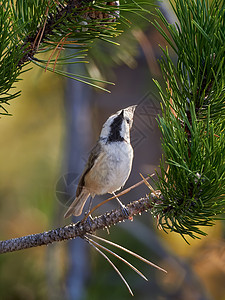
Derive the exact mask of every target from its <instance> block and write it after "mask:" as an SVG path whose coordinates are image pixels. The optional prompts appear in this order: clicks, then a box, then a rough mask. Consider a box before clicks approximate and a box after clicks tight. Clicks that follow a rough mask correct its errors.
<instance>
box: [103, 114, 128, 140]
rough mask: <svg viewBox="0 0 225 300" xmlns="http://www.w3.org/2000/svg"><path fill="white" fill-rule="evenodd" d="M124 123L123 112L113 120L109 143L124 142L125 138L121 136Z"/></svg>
mask: <svg viewBox="0 0 225 300" xmlns="http://www.w3.org/2000/svg"><path fill="white" fill-rule="evenodd" d="M122 122H123V110H122V112H121V113H120V114H119V115H118V116H117V117H116V118H115V119H114V120H113V122H112V124H111V125H110V133H109V136H108V139H107V142H108V143H111V142H123V141H124V138H123V137H122V136H121V135H120V131H121V126H122Z"/></svg>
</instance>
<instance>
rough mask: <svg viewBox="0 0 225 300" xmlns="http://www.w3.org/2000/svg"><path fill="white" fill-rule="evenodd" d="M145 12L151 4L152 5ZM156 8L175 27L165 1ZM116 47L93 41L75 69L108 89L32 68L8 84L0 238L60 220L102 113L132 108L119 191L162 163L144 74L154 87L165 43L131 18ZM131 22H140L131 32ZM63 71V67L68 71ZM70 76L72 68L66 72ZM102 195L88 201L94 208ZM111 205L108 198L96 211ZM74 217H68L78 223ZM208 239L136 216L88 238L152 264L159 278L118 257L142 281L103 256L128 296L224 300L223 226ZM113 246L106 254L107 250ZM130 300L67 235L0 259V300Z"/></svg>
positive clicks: (153, 92)
mask: <svg viewBox="0 0 225 300" xmlns="http://www.w3.org/2000/svg"><path fill="white" fill-rule="evenodd" d="M151 9H152V8H151ZM161 9H162V10H163V12H164V13H165V14H166V15H167V18H169V19H170V22H174V16H173V14H172V11H171V10H170V7H169V6H167V4H166V2H165V1H164V3H163V6H161ZM132 18H133V19H132V23H133V24H134V25H132V26H131V28H129V29H126V32H125V33H124V35H122V36H121V38H120V39H119V42H120V44H121V46H120V47H116V46H113V47H112V46H111V45H107V44H106V43H104V42H102V43H99V42H98V43H95V44H94V46H93V48H92V49H91V51H90V64H89V65H88V66H86V67H84V66H81V65H80V66H79V67H77V65H76V69H75V71H76V72H77V73H79V72H80V71H81V72H83V73H88V74H90V75H91V76H93V77H98V78H104V79H107V80H108V81H112V82H114V83H115V85H114V86H105V87H106V88H108V89H110V91H111V93H106V92H102V91H100V90H97V89H93V88H91V87H89V86H87V85H84V84H82V83H79V82H76V81H73V80H69V79H65V78H62V77H59V76H57V75H55V74H51V73H45V72H44V71H43V70H40V69H38V68H37V67H34V68H33V69H32V70H31V71H29V72H27V73H24V74H23V77H22V79H23V80H22V81H20V82H19V83H18V84H17V88H18V89H21V90H22V96H21V97H20V98H18V99H17V100H16V101H14V102H12V103H11V106H10V112H11V113H12V114H13V116H12V117H4V116H2V117H1V119H0V124H1V126H0V136H1V147H0V164H1V168H0V178H1V181H0V208H1V210H0V234H1V239H10V238H14V237H19V236H23V235H28V234H32V233H37V232H42V231H45V230H50V229H53V228H56V227H60V226H64V225H66V224H68V223H69V220H64V218H63V215H64V213H65V211H66V207H68V205H69V203H70V201H71V199H72V197H73V195H74V193H75V190H76V184H77V181H78V179H79V176H80V174H81V172H82V170H83V167H84V164H85V162H86V160H87V158H88V154H89V151H90V149H91V148H92V147H93V145H94V144H95V142H96V140H97V139H98V136H99V133H100V130H101V127H102V124H103V123H104V122H105V120H106V119H107V118H108V117H109V115H110V114H112V113H115V112H116V111H117V110H119V109H121V108H125V107H127V106H129V105H132V104H137V105H138V107H137V110H136V113H135V119H134V126H133V129H132V132H131V136H132V145H133V147H134V153H135V156H134V162H133V169H132V173H131V176H130V178H129V180H128V181H127V183H126V186H125V188H127V187H129V186H131V185H133V184H135V183H136V182H138V181H140V180H141V177H140V175H139V173H142V174H143V175H146V174H152V173H154V170H155V169H157V168H158V165H159V161H160V158H161V146H160V133H159V130H158V127H157V121H156V120H155V118H156V117H157V115H158V114H160V98H159V95H158V92H157V89H156V86H155V84H154V83H153V81H152V78H154V79H157V80H159V81H161V80H162V79H161V71H160V68H159V65H158V62H157V59H159V58H160V56H161V51H160V49H159V47H158V45H159V44H160V45H162V46H164V41H163V40H162V38H161V36H160V35H159V34H158V33H157V31H156V30H155V29H154V28H153V26H152V25H151V24H150V23H148V22H145V21H144V20H141V21H140V19H135V18H137V17H134V16H132ZM135 24H140V26H139V27H137V26H135ZM70 68H72V67H70ZM69 71H74V69H73V70H71V69H70V70H69ZM146 193H148V189H147V187H146V186H144V185H142V186H140V187H138V188H136V189H135V190H133V191H132V192H130V193H129V194H127V195H125V196H123V197H121V201H123V202H124V203H128V202H130V201H133V200H136V199H139V198H141V197H143V196H145V194H146ZM104 199H107V195H105V196H103V197H95V200H94V204H97V203H98V202H100V201H102V200H104ZM114 208H117V203H116V201H111V202H110V203H107V204H106V205H104V206H102V207H100V208H99V209H98V211H96V214H100V213H102V212H105V211H109V210H112V209H114ZM78 220H79V219H78V218H74V219H73V221H74V222H76V221H78ZM207 232H208V236H207V237H204V238H202V239H199V240H189V243H190V245H188V244H187V243H186V242H185V241H184V240H183V239H182V238H181V237H180V236H179V235H178V234H175V233H169V234H166V233H164V232H162V231H160V230H159V229H157V225H156V220H155V219H153V217H152V215H151V214H150V213H149V212H148V213H144V214H143V215H142V216H138V217H136V218H134V221H133V222H130V221H127V222H125V223H122V224H119V225H117V226H115V227H111V228H110V230H109V233H110V234H109V233H108V232H107V231H102V232H97V235H99V236H102V237H105V238H106V239H109V240H111V241H114V242H116V243H118V244H120V245H122V246H124V247H127V248H128V249H130V250H133V251H135V252H137V253H138V254H140V255H142V256H144V257H145V258H147V259H149V260H150V261H152V262H153V263H156V264H159V265H160V266H161V267H163V268H165V269H166V270H167V271H168V274H164V273H162V272H160V271H159V270H155V269H153V268H151V267H149V266H148V265H146V264H144V263H143V262H140V261H138V260H137V259H136V258H133V257H132V256H129V255H126V254H123V253H122V252H121V251H118V250H116V249H114V250H115V251H116V252H118V253H119V254H120V255H122V256H124V257H125V258H126V259H127V260H128V261H129V262H131V263H132V264H134V265H135V266H136V267H138V268H139V269H140V270H141V271H142V272H143V273H144V274H145V275H146V277H147V278H148V279H149V281H148V282H145V281H144V280H143V279H141V278H140V277H138V275H137V274H136V273H134V272H133V271H132V270H131V269H130V268H128V267H127V266H126V265H124V264H123V263H122V262H121V261H119V260H117V259H115V258H113V257H110V258H112V261H113V262H114V263H115V264H116V266H117V267H118V268H119V270H120V271H121V273H122V274H123V275H124V277H125V278H126V279H127V281H128V283H129V284H130V286H131V288H132V290H133V292H134V295H135V299H141V300H142V299H152V300H153V299H157V300H164V299H173V300H179V299H180V300H189V299H190V300H198V299H215V300H224V299H225V285H224V282H225V242H224V234H225V230H224V222H222V221H218V222H217V223H216V225H215V226H213V227H212V228H208V230H207ZM111 249H113V248H111ZM103 297H104V298H107V299H130V297H131V296H130V294H129V292H128V290H127V289H126V287H125V285H124V284H123V282H122V281H121V279H120V278H119V276H118V274H116V272H115V271H114V270H113V269H112V267H111V266H110V265H109V264H108V262H107V261H106V260H105V259H104V258H103V257H102V256H100V255H99V253H97V252H96V250H95V249H93V248H91V246H89V245H88V244H87V243H86V242H85V241H83V240H81V239H76V240H73V241H67V242H63V243H56V244H53V245H50V246H47V247H39V248H32V249H29V250H24V251H20V252H15V253H9V254H3V255H1V256H0V299H31V300H32V299H76V300H78V299H87V300H88V299H102V298H103Z"/></svg>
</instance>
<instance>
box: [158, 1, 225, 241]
mask: <svg viewBox="0 0 225 300" xmlns="http://www.w3.org/2000/svg"><path fill="white" fill-rule="evenodd" d="M170 2H171V5H172V7H173V10H174V13H175V14H176V16H177V19H178V21H179V23H177V24H175V25H174V24H169V23H168V21H167V20H166V19H165V18H164V16H163V15H162V14H161V12H160V11H159V10H158V14H159V17H160V19H161V21H162V23H163V24H164V25H165V27H166V30H165V29H164V28H163V27H162V26H161V25H160V24H159V23H158V22H157V21H155V26H156V27H157V29H158V30H159V32H160V33H161V34H162V35H163V37H164V38H165V39H166V41H167V42H168V44H169V45H170V46H171V47H172V49H173V50H174V51H175V53H176V55H177V57H176V60H175V59H174V57H172V56H171V54H170V50H169V49H168V48H166V49H162V51H163V54H164V56H163V57H162V59H161V69H162V72H163V76H164V79H165V83H166V87H167V89H166V90H165V89H164V88H163V87H162V86H161V85H160V84H159V83H158V82H156V84H157V86H158V88H159V90H160V94H161V98H162V104H163V113H162V116H161V117H159V120H158V121H159V127H160V130H161V133H162V136H163V142H162V148H163V151H164V157H163V158H162V161H161V165H160V167H161V174H158V181H157V182H156V186H157V189H159V190H160V192H161V193H162V195H163V199H164V200H163V202H162V203H160V204H159V205H157V206H156V207H155V209H154V213H155V215H156V216H157V217H158V220H159V224H160V225H161V226H162V228H163V229H164V230H165V231H167V230H171V231H175V232H177V233H179V234H180V235H182V236H183V237H184V238H185V235H189V236H191V237H192V238H196V237H199V235H206V233H205V232H204V231H203V230H202V229H201V228H200V226H212V225H213V224H214V222H215V220H217V219H219V218H221V217H219V215H221V214H222V213H223V212H224V211H225V131H224V116H225V93H224V91H225V85H224V82H225V81H224V78H225V61H224V51H225V47H224V45H225V35H224V32H225V21H224V20H225V2H224V1H221V0H213V1H211V2H210V3H209V1H207V0H175V1H174V2H173V3H172V1H170Z"/></svg>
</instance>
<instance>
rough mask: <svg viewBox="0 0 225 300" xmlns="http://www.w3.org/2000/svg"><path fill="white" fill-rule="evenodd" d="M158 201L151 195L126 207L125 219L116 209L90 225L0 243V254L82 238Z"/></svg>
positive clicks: (144, 209) (87, 222) (135, 213)
mask: <svg viewBox="0 0 225 300" xmlns="http://www.w3.org/2000/svg"><path fill="white" fill-rule="evenodd" d="M159 201H162V199H158V198H157V197H156V196H155V195H154V194H153V193H152V194H151V195H150V197H149V198H141V199H139V200H137V201H133V202H131V203H130V204H128V205H126V209H127V211H128V213H129V217H125V216H124V214H123V212H122V211H121V209H116V210H112V211H111V212H108V213H105V214H103V215H101V216H98V217H95V218H94V219H93V221H92V222H91V224H90V221H84V222H78V223H76V224H73V223H71V224H70V225H67V226H64V227H61V228H57V229H53V230H49V231H45V232H42V233H37V234H31V235H27V236H24V237H19V238H14V239H10V240H5V241H0V254H2V253H7V252H13V251H18V250H22V249H28V248H32V247H38V246H42V245H48V244H52V243H53V242H60V241H65V240H69V239H72V238H76V237H83V236H84V235H85V234H87V233H93V232H95V231H96V230H99V229H104V228H107V227H109V226H111V225H115V224H117V223H119V222H121V221H123V220H125V219H127V218H131V217H132V216H135V215H137V214H141V213H142V212H144V211H147V210H151V209H152V208H153V206H154V205H155V204H156V203H158V202H159Z"/></svg>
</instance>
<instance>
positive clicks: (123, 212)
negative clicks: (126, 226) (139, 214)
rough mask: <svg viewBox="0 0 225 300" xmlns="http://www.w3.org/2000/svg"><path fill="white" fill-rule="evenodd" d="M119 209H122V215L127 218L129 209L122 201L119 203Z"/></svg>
mask: <svg viewBox="0 0 225 300" xmlns="http://www.w3.org/2000/svg"><path fill="white" fill-rule="evenodd" d="M120 209H121V211H122V214H123V215H124V217H125V218H126V219H127V218H129V211H128V209H127V208H126V206H125V205H124V204H122V203H120Z"/></svg>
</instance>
